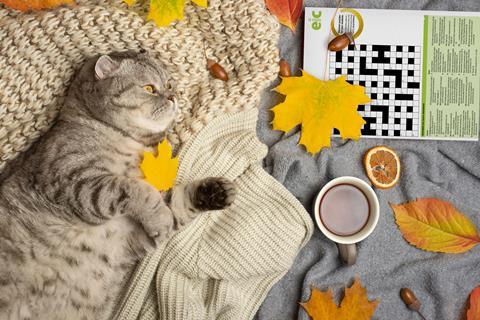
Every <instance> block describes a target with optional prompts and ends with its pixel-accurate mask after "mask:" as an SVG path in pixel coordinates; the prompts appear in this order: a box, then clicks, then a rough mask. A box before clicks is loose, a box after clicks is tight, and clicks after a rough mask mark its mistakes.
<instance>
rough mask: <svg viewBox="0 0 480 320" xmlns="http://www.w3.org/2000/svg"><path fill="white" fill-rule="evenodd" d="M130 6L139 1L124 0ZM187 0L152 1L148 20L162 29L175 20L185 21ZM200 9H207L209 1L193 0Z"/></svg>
mask: <svg viewBox="0 0 480 320" xmlns="http://www.w3.org/2000/svg"><path fill="white" fill-rule="evenodd" d="M123 1H124V2H125V3H126V4H128V5H129V6H131V5H133V4H134V3H135V2H137V0H123ZM185 1H186V0H150V8H149V12H148V16H147V19H148V20H153V21H155V23H156V24H157V25H158V26H160V27H162V26H168V25H169V24H170V23H172V22H173V21H175V20H182V19H183V9H184V7H185ZM191 1H192V2H193V3H195V4H197V5H198V6H200V7H207V6H208V0H191Z"/></svg>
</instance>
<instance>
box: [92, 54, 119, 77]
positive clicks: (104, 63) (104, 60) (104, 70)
mask: <svg viewBox="0 0 480 320" xmlns="http://www.w3.org/2000/svg"><path fill="white" fill-rule="evenodd" d="M118 66H119V63H118V62H116V61H114V60H113V59H112V58H110V57H109V56H108V55H103V56H100V58H98V60H97V63H96V64H95V78H97V80H104V79H106V78H108V77H110V76H111V75H112V73H113V72H114V71H115V70H117V69H118Z"/></svg>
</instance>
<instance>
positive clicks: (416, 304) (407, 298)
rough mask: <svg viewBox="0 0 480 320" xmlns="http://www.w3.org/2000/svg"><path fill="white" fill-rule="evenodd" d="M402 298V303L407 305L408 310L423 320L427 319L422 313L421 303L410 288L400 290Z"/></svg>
mask: <svg viewBox="0 0 480 320" xmlns="http://www.w3.org/2000/svg"><path fill="white" fill-rule="evenodd" d="M400 298H402V301H403V302H404V303H405V305H406V306H407V308H408V309H410V310H413V311H416V312H417V313H418V314H419V315H420V316H421V317H422V319H426V318H425V317H424V316H423V314H422V313H421V312H420V306H421V303H420V301H418V299H417V297H416V296H415V294H414V293H413V291H412V290H410V289H408V288H402V289H401V290H400Z"/></svg>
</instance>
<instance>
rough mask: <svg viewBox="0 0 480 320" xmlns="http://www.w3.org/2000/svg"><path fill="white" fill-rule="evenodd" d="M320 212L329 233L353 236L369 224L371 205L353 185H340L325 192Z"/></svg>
mask: <svg viewBox="0 0 480 320" xmlns="http://www.w3.org/2000/svg"><path fill="white" fill-rule="evenodd" d="M318 211H319V215H320V219H321V220H322V223H323V225H324V226H325V228H327V230H328V231H330V232H331V233H333V234H336V235H338V236H351V235H354V234H356V233H357V232H359V231H360V230H362V229H363V227H365V225H366V224H367V222H368V219H369V216H370V203H369V202H368V198H367V196H366V195H365V194H364V193H363V191H362V190H360V189H359V188H357V187H355V186H354V185H351V184H339V185H336V186H333V187H332V188H330V189H328V190H327V192H325V194H324V195H323V197H322V199H321V201H320V205H319V208H318Z"/></svg>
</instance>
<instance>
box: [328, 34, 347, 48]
mask: <svg viewBox="0 0 480 320" xmlns="http://www.w3.org/2000/svg"><path fill="white" fill-rule="evenodd" d="M352 42H353V34H351V33H350V32H347V33H344V34H341V35H339V36H337V37H335V38H333V39H332V41H330V42H329V44H328V50H330V51H342V50H343V49H345V48H346V47H348V45H349V44H351V43H352Z"/></svg>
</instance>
